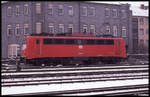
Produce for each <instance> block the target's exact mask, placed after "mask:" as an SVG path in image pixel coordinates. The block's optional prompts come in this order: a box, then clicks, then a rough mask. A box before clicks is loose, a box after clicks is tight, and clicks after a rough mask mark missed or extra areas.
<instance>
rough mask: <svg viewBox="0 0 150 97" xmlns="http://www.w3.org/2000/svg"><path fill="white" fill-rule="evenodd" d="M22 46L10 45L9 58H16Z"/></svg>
mask: <svg viewBox="0 0 150 97" xmlns="http://www.w3.org/2000/svg"><path fill="white" fill-rule="evenodd" d="M19 50H20V46H19V45H18V44H10V45H8V58H16V57H17V56H18V55H19Z"/></svg>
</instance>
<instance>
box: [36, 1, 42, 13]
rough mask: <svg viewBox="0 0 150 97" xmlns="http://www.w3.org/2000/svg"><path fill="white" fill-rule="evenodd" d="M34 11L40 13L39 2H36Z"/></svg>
mask: <svg viewBox="0 0 150 97" xmlns="http://www.w3.org/2000/svg"><path fill="white" fill-rule="evenodd" d="M36 13H37V14H40V13H41V3H36Z"/></svg>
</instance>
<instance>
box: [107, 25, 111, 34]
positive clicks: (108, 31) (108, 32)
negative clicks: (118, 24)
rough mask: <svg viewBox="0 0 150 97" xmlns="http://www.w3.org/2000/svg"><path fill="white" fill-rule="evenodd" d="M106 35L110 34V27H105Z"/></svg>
mask: <svg viewBox="0 0 150 97" xmlns="http://www.w3.org/2000/svg"><path fill="white" fill-rule="evenodd" d="M106 34H110V26H109V25H106Z"/></svg>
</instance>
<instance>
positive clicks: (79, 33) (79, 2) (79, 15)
mask: <svg viewBox="0 0 150 97" xmlns="http://www.w3.org/2000/svg"><path fill="white" fill-rule="evenodd" d="M78 2H79V4H78V5H79V30H78V31H79V32H78V33H79V34H80V33H81V32H80V1H78Z"/></svg>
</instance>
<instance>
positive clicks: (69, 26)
mask: <svg viewBox="0 0 150 97" xmlns="http://www.w3.org/2000/svg"><path fill="white" fill-rule="evenodd" d="M68 32H69V33H73V24H69V25H68Z"/></svg>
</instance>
